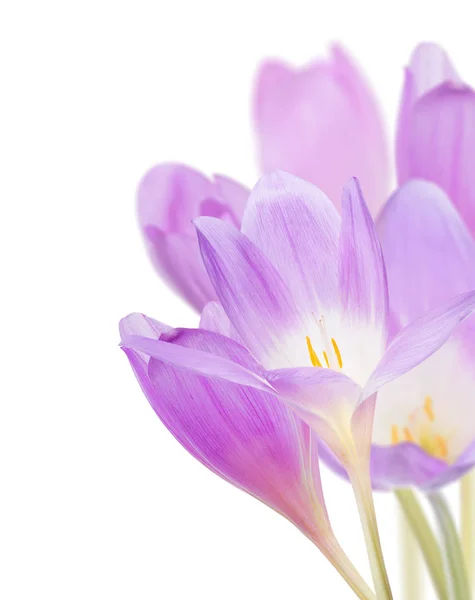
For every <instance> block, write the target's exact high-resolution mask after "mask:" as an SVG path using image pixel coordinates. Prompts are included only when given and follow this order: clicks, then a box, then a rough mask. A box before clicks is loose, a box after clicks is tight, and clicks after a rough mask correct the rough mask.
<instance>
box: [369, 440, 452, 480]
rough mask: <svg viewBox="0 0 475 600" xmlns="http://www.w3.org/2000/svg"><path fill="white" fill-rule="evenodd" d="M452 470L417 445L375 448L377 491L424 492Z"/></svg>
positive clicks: (373, 468) (373, 473)
mask: <svg viewBox="0 0 475 600" xmlns="http://www.w3.org/2000/svg"><path fill="white" fill-rule="evenodd" d="M448 468H449V466H448V465H447V463H446V462H445V461H443V460H440V459H438V458H435V457H434V456H430V455H429V454H427V452H425V451H424V450H423V449H422V448H421V447H420V446H417V445H416V444H413V443H407V442H406V443H401V444H396V445H394V446H377V445H375V446H373V447H372V451H371V479H372V482H373V486H374V487H375V488H377V489H387V490H389V489H394V488H401V487H410V486H415V487H418V488H424V487H426V486H427V485H428V484H429V483H430V482H433V481H435V480H436V479H438V478H439V477H440V476H441V475H442V474H443V473H444V472H445V471H447V469H448Z"/></svg>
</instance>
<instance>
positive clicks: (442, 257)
mask: <svg viewBox="0 0 475 600" xmlns="http://www.w3.org/2000/svg"><path fill="white" fill-rule="evenodd" d="M377 229H378V233H379V237H380V240H381V243H382V248H383V253H384V257H385V261H386V267H387V273H388V280H389V292H390V294H389V298H390V308H391V314H392V326H393V332H392V334H393V335H395V334H397V332H398V331H399V330H400V328H401V327H404V326H405V325H406V324H407V323H409V322H411V321H413V320H414V319H417V318H419V317H420V316H421V315H423V314H424V313H425V312H426V311H427V310H430V309H433V308H434V307H436V306H439V305H440V304H442V303H443V302H446V301H447V300H448V299H449V298H450V297H452V296H454V295H455V294H463V293H464V292H467V291H469V290H472V289H475V268H474V266H475V242H474V240H473V238H472V237H471V235H470V232H469V231H468V229H467V227H466V225H465V224H464V222H463V220H462V219H461V217H460V215H459V214H458V213H457V211H456V210H455V208H454V207H453V205H452V204H451V202H450V200H449V199H448V197H447V195H446V194H445V193H444V192H443V191H442V190H440V189H439V188H438V187H437V186H436V185H434V184H432V183H428V182H426V181H417V180H414V181H410V182H408V183H406V184H405V185H403V186H402V187H401V189H400V190H398V191H397V192H396V193H395V194H394V195H393V196H392V197H391V198H390V200H389V201H388V203H387V204H386V206H385V208H384V209H383V211H382V213H381V215H380V217H379V219H378V223H377ZM474 352H475V323H474V320H473V319H468V320H467V321H466V322H465V323H463V324H462V325H461V326H460V327H459V328H458V330H457V331H456V332H455V333H454V335H453V336H452V337H451V338H450V340H449V341H448V342H447V343H446V344H445V345H444V346H443V348H441V349H440V350H439V351H438V352H436V353H435V354H433V355H432V356H431V357H430V358H429V359H428V360H427V361H426V362H425V363H423V364H421V365H420V366H418V367H416V368H415V369H413V370H412V371H411V372H409V373H407V374H405V375H404V376H402V377H400V378H399V379H398V380H397V381H394V382H392V383H390V384H388V385H387V386H385V388H384V389H383V390H381V392H380V393H379V397H378V405H377V406H378V408H377V410H376V415H375V423H374V430H373V443H374V444H375V446H374V448H373V464H372V469H373V481H374V484H375V485H376V486H379V487H383V488H384V487H404V486H410V485H415V486H418V487H423V488H434V487H438V486H441V485H444V484H446V483H449V482H450V481H453V480H454V479H457V478H459V477H460V476H461V475H463V474H464V473H465V472H467V471H468V470H470V469H471V468H472V467H473V465H474V464H475V429H474V416H475V413H474V411H475V398H474V390H475V372H474V369H473V361H474Z"/></svg>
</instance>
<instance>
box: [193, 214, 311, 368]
mask: <svg viewBox="0 0 475 600" xmlns="http://www.w3.org/2000/svg"><path fill="white" fill-rule="evenodd" d="M195 223H196V227H197V230H198V239H199V243H200V248H201V253H202V256H203V261H204V264H205V267H206V270H207V272H208V275H209V277H210V279H211V282H212V283H213V286H214V289H215V291H216V294H217V296H218V298H219V300H220V302H221V304H222V306H223V308H224V310H225V311H226V314H227V315H228V317H229V320H230V321H231V323H232V324H233V326H234V327H235V328H236V330H237V332H238V333H239V335H240V336H241V338H242V339H243V340H244V342H245V344H246V347H247V348H249V350H250V351H251V352H252V353H253V354H254V356H256V357H257V359H258V360H259V361H260V362H261V363H262V364H264V365H265V366H266V361H267V360H268V357H269V355H270V354H276V353H280V352H285V351H286V348H285V347H283V346H282V345H281V344H280V341H281V340H282V338H283V337H284V336H286V335H288V333H289V331H290V332H292V331H293V329H294V328H297V327H298V325H299V323H300V314H299V312H298V311H297V309H296V307H295V305H294V302H293V299H292V297H291V295H290V293H289V290H288V288H287V286H286V285H285V283H284V282H283V281H282V278H281V277H280V275H279V273H278V272H277V270H276V269H275V268H274V267H273V265H272V264H271V263H270V262H269V260H268V259H267V258H266V257H265V256H264V255H263V254H262V252H261V251H260V250H259V249H258V248H257V247H256V246H255V245H254V244H253V243H252V242H251V241H250V240H249V239H248V238H247V237H246V236H244V235H243V234H242V233H240V232H239V231H238V230H237V229H235V228H233V227H231V226H229V225H227V224H226V223H223V222H222V221H219V220H218V219H212V218H204V217H202V218H200V219H197V220H196V222H195ZM287 350H288V349H287Z"/></svg>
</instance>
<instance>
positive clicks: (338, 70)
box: [253, 46, 390, 214]
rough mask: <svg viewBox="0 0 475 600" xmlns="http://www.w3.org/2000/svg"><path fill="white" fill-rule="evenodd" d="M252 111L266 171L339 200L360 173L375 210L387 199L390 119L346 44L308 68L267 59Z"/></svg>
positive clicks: (334, 200) (263, 166)
mask: <svg viewBox="0 0 475 600" xmlns="http://www.w3.org/2000/svg"><path fill="white" fill-rule="evenodd" d="M253 112H254V124H255V131H256V141H257V147H258V156H259V162H260V166H261V170H262V172H264V173H266V172H270V171H273V170H274V169H283V170H285V171H288V172H289V173H293V174H294V175H298V176H299V177H302V178H303V179H306V180H307V181H310V182H312V183H314V184H315V185H317V186H318V187H319V188H321V189H322V190H323V191H324V192H325V193H326V194H327V195H328V196H329V198H330V199H331V200H332V201H333V202H334V203H335V205H336V206H339V205H340V198H341V189H342V188H343V185H344V184H345V183H346V182H347V181H348V179H349V178H350V177H353V176H354V175H356V176H357V177H358V179H359V180H360V181H361V184H362V186H363V189H364V190H365V196H366V199H367V202H368V205H369V207H370V210H371V212H372V213H373V214H375V213H376V212H377V210H378V209H379V207H380V206H381V205H382V203H383V202H384V201H385V200H386V198H387V195H388V192H389V174H390V164H389V157H388V151H387V143H386V136H385V131H384V127H383V122H382V119H381V116H380V113H379V109H378V106H377V104H376V101H375V98H374V97H373V93H372V91H371V89H370V88H369V86H368V84H367V83H366V81H365V78H364V77H363V75H362V73H361V72H360V70H359V69H358V68H357V67H356V65H355V64H354V63H353V62H352V60H351V59H350V57H349V56H348V55H347V54H346V53H345V52H344V50H343V49H342V48H341V47H339V46H335V47H333V48H332V49H331V54H330V57H329V59H328V60H317V61H315V62H314V63H312V64H310V65H309V66H307V67H304V68H302V69H294V68H292V67H290V66H288V65H286V64H285V63H283V62H281V61H277V60H272V61H266V62H265V63H263V65H262V66H261V68H260V70H259V73H258V76H257V79H256V89H255V98H254V111H253Z"/></svg>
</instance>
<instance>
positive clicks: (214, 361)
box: [121, 329, 273, 392]
mask: <svg viewBox="0 0 475 600" xmlns="http://www.w3.org/2000/svg"><path fill="white" fill-rule="evenodd" d="M191 331H192V332H193V333H194V334H195V335H197V336H198V335H199V336H200V337H201V338H202V339H203V340H209V339H215V340H216V344H222V345H223V346H224V345H227V346H228V348H231V349H232V350H233V351H234V360H230V359H229V358H223V357H222V356H218V355H215V354H211V353H210V352H206V351H203V350H196V349H194V348H191V349H190V348H185V347H183V346H180V345H177V344H176V343H175V344H172V343H170V341H173V339H172V338H170V340H169V341H162V340H156V339H150V338H145V337H140V336H136V335H131V336H127V337H126V338H125V339H124V340H123V341H122V344H121V345H122V346H123V347H125V348H129V349H131V350H135V351H136V352H140V353H142V354H146V355H148V356H150V357H152V358H155V359H157V360H159V361H161V362H163V363H165V364H170V365H172V366H173V367H178V368H181V369H183V370H186V371H191V372H194V373H197V374H198V375H203V376H207V377H212V378H215V379H223V380H225V381H230V382H233V383H239V384H241V385H245V386H250V387H254V388H256V389H259V390H262V391H265V392H273V389H272V387H271V386H270V385H269V384H268V383H267V381H266V380H265V379H264V377H262V376H261V375H260V374H259V373H258V370H259V368H258V366H257V365H256V363H255V362H254V361H253V360H252V357H251V356H250V355H249V353H248V352H247V351H246V349H245V348H243V347H242V346H239V344H237V343H236V342H233V341H232V340H229V339H228V338H225V337H224V336H220V335H219V334H216V333H212V332H209V331H205V330H200V329H197V330H191ZM244 365H245V366H244ZM249 367H251V368H252V369H255V370H251V368H249Z"/></svg>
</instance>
